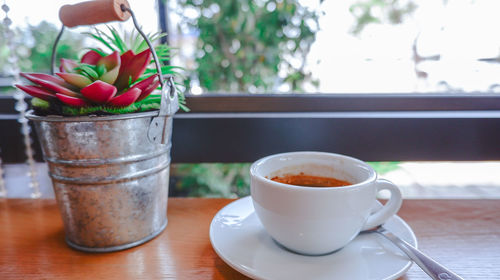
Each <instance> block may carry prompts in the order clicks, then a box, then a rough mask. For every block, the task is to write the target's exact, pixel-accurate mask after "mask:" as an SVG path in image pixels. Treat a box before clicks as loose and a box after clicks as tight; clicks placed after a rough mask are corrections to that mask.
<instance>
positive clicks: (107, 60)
mask: <svg viewBox="0 0 500 280" xmlns="http://www.w3.org/2000/svg"><path fill="white" fill-rule="evenodd" d="M97 65H104V66H106V70H108V71H109V70H111V69H113V68H115V67H116V66H118V67H120V54H119V53H118V52H117V51H114V52H113V53H112V54H110V55H108V56H104V57H101V58H100V59H99V61H98V62H97Z"/></svg>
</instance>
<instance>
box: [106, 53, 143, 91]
mask: <svg viewBox="0 0 500 280" xmlns="http://www.w3.org/2000/svg"><path fill="white" fill-rule="evenodd" d="M150 62H151V51H150V50H149V49H146V50H144V51H143V52H141V53H139V54H138V55H136V56H134V57H133V58H132V59H131V60H130V61H129V62H128V63H127V64H126V65H124V66H123V71H120V75H118V79H117V80H116V83H115V85H116V87H117V88H126V87H128V82H129V79H130V77H131V80H132V83H133V82H135V81H136V80H137V79H138V78H139V77H140V76H141V75H142V74H143V73H144V71H146V67H147V66H148V65H149V63H150Z"/></svg>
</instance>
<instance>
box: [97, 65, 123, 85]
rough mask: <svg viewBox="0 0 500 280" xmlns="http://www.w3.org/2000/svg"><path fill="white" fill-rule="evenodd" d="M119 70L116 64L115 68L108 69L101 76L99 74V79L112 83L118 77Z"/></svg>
mask: <svg viewBox="0 0 500 280" xmlns="http://www.w3.org/2000/svg"><path fill="white" fill-rule="evenodd" d="M119 71H120V67H119V66H116V67H115V68H113V69H111V70H110V71H108V72H106V73H104V74H103V75H102V76H100V77H99V80H101V81H103V82H105V83H108V84H111V85H112V84H113V83H114V82H115V81H116V78H118V72H119Z"/></svg>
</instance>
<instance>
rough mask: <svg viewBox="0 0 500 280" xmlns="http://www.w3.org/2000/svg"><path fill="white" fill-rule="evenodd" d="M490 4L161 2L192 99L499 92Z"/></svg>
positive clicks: (459, 0)
mask: <svg viewBox="0 0 500 280" xmlns="http://www.w3.org/2000/svg"><path fill="white" fill-rule="evenodd" d="M499 8H500V2H498V1H495V0H484V1H472V0H442V1H439V0H438V1H424V0H395V1H386V0H383V1H379V0H351V1H319V0H302V1H298V0H277V1H274V0H268V1H266V0H259V1H250V0H243V1H216V0H178V1H169V10H170V13H169V17H170V21H171V25H172V31H171V33H172V37H171V39H172V44H173V45H174V46H178V47H179V51H180V56H178V57H177V59H178V62H176V64H181V65H184V66H185V67H186V68H187V69H188V70H190V71H191V72H190V74H189V77H188V83H189V84H190V86H191V93H193V94H201V93H203V92H250V93H262V92H266V93H274V92H321V93H413V92H475V91H481V92H498V91H500V81H499V80H498V77H500V64H499V62H500V35H499V34H500V30H499V29H500V18H499V17H498V16H497V11H498V10H499Z"/></svg>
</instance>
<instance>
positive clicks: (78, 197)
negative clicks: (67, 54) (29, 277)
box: [26, 1, 179, 252]
mask: <svg viewBox="0 0 500 280" xmlns="http://www.w3.org/2000/svg"><path fill="white" fill-rule="evenodd" d="M108 2H109V1H108ZM101 4H102V3H101ZM104 4H106V3H104ZM120 7H121V10H122V11H123V12H129V13H130V14H131V16H132V19H133V21H134V25H135V26H136V28H137V30H138V31H139V33H140V34H141V35H142V36H143V38H144V39H145V40H146V42H147V44H148V46H149V48H150V49H151V51H152V54H153V57H154V60H155V63H156V69H157V71H158V73H159V79H160V84H161V89H162V90H161V105H160V110H159V111H152V112H144V113H133V114H124V115H113V116H84V117H62V116H38V115H35V114H34V113H33V112H29V113H28V114H27V115H26V117H27V118H28V119H30V120H32V121H33V122H34V124H35V129H36V131H37V134H38V138H39V140H40V143H41V146H42V151H43V154H44V159H45V160H46V162H47V163H48V165H49V175H50V177H51V179H52V183H53V187H54V192H55V194H56V199H57V202H58V204H59V208H60V211H61V215H62V219H63V222H64V229H65V232H66V242H67V243H68V245H69V246H71V247H73V248H75V249H78V250H82V251H89V252H111V251H117V250H123V249H127V248H130V247H133V246H137V245H139V244H142V243H144V242H146V241H148V240H150V239H152V238H153V237H155V236H157V235H158V234H160V233H161V232H162V231H163V229H165V227H166V225H167V201H168V181H169V167H170V147H171V136H172V118H173V115H174V114H175V112H176V111H177V110H178V108H179V103H178V97H177V94H176V92H175V85H174V81H173V79H172V77H170V78H169V79H168V80H167V81H165V82H164V77H163V76H162V75H161V67H160V64H159V60H158V57H157V56H156V53H155V51H154V49H153V46H152V45H151V42H150V41H149V40H148V38H147V36H145V34H144V33H143V32H142V30H141V29H140V28H139V25H138V23H137V21H136V18H135V16H134V13H133V12H132V10H130V8H128V6H125V5H123V4H122V5H121V6H120ZM63 30H64V26H63V27H62V29H61V32H60V33H59V36H58V37H57V39H56V41H55V43H54V50H53V53H52V72H54V65H55V64H54V61H55V49H56V46H57V43H58V41H59V39H60V37H61V35H62V33H63ZM167 87H168V92H167V89H166V88H167Z"/></svg>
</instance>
